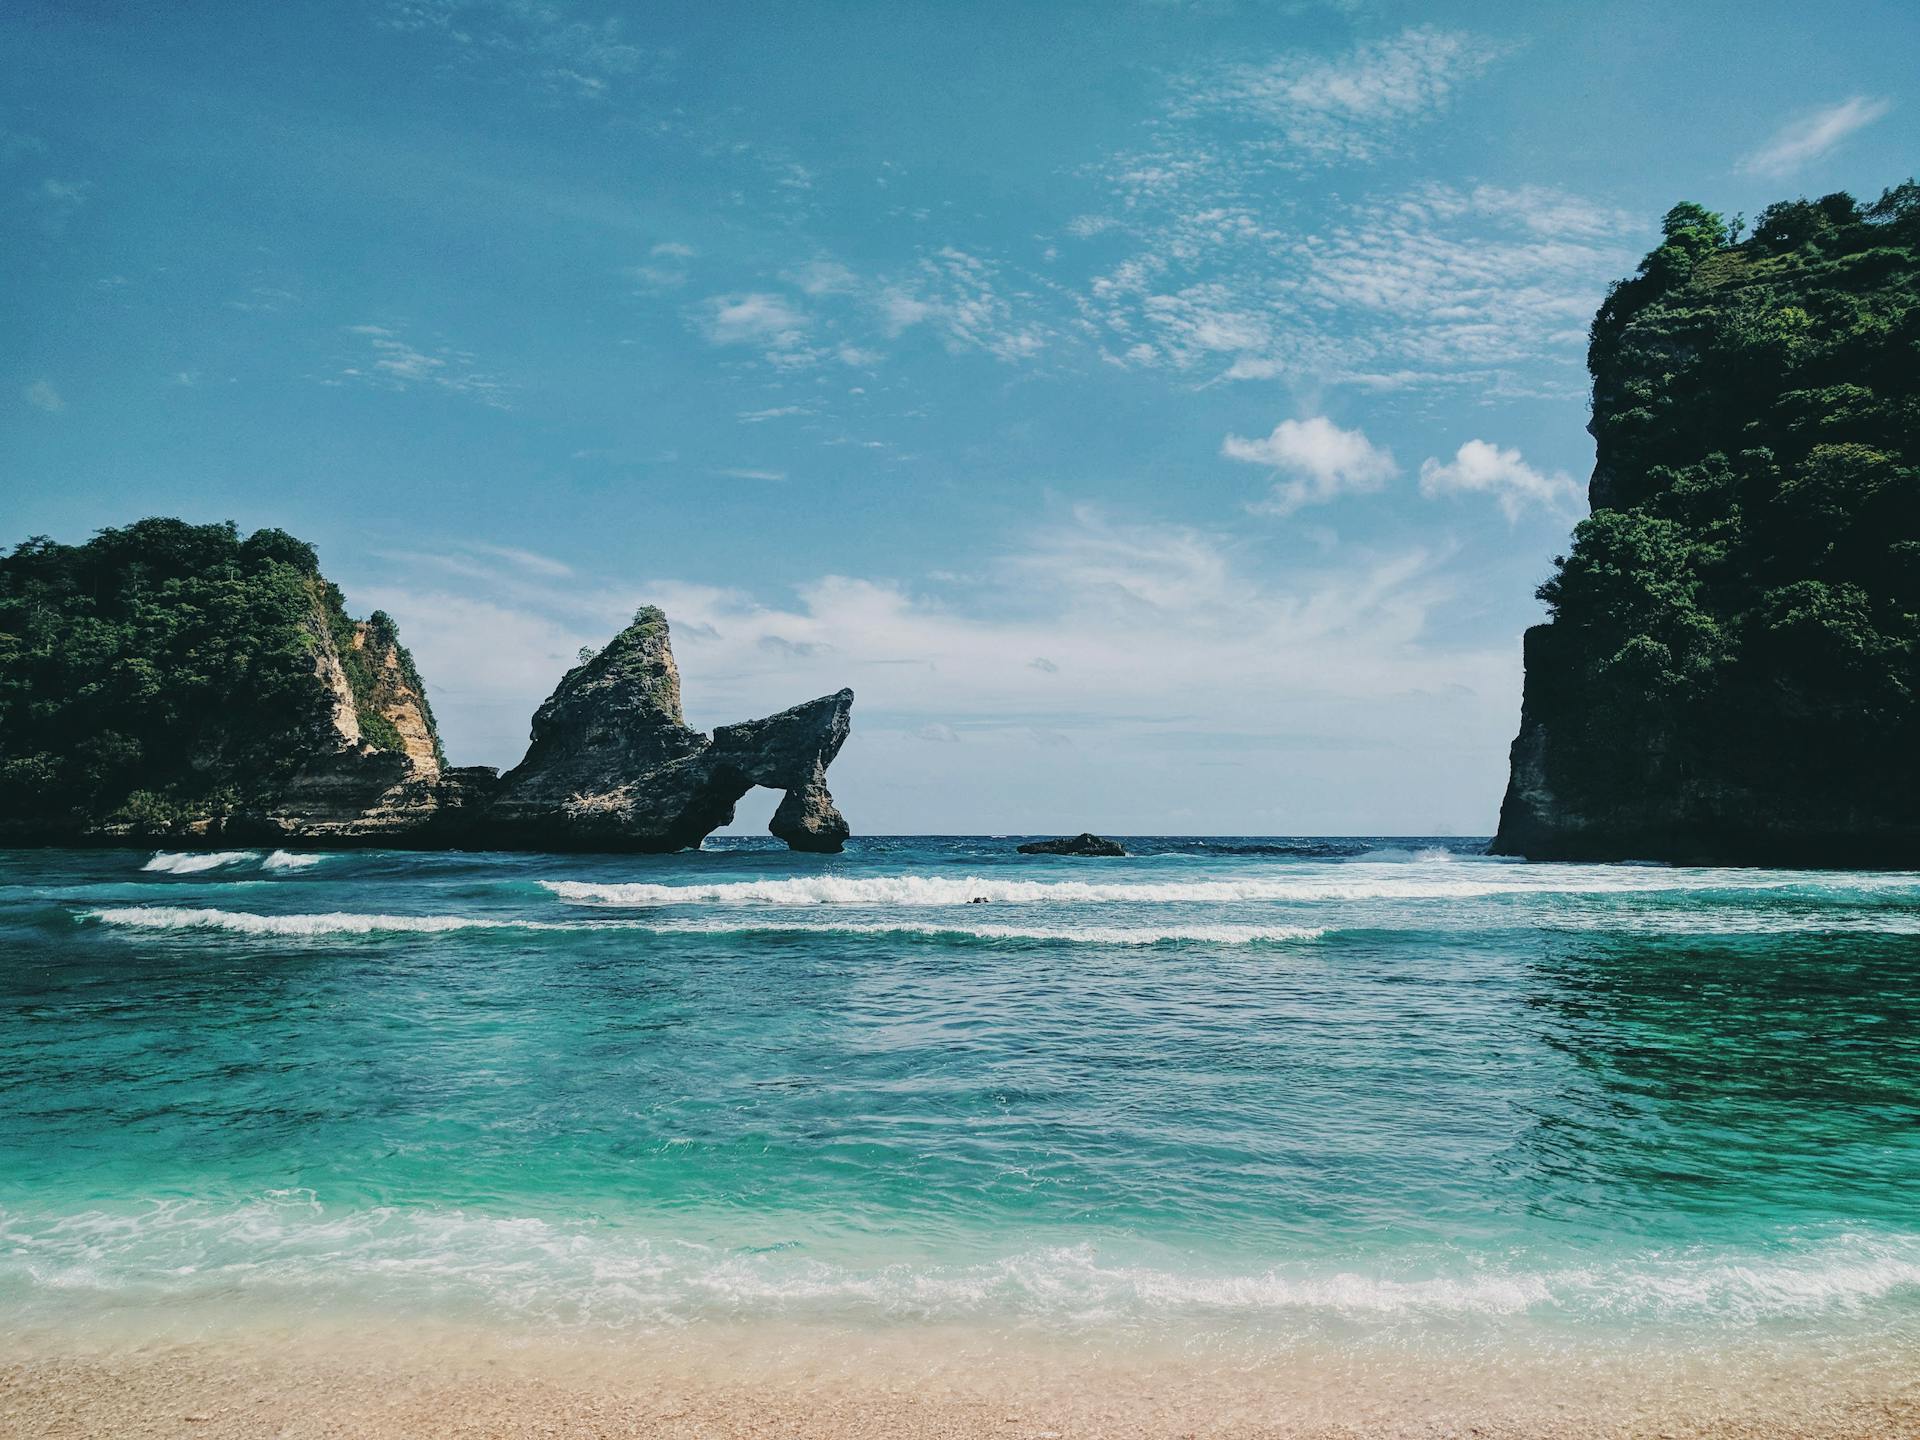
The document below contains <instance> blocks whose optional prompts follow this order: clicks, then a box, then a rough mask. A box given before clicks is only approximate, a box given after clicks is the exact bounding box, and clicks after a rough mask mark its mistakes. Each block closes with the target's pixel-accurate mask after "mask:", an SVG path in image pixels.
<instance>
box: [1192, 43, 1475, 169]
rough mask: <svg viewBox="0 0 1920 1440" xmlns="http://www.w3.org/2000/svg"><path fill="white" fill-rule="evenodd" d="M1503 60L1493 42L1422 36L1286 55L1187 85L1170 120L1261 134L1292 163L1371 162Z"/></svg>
mask: <svg viewBox="0 0 1920 1440" xmlns="http://www.w3.org/2000/svg"><path fill="white" fill-rule="evenodd" d="M1500 53H1501V47H1499V46H1497V45H1495V44H1494V43H1493V42H1491V41H1487V40H1482V39H1478V38H1476V37H1474V36H1471V35H1465V34H1459V33H1456V32H1452V31H1445V30H1437V29H1434V28H1432V27H1428V26H1421V27H1417V28H1414V29H1409V30H1403V31H1401V32H1400V34H1398V35H1395V36H1393V37H1391V38H1390V39H1386V40H1375V41H1368V42H1366V43H1363V44H1360V45H1357V46H1355V47H1354V48H1353V49H1352V50H1350V51H1348V52H1347V53H1345V54H1343V55H1338V56H1334V57H1331V58H1328V57H1324V56H1319V55H1305V54H1290V55H1282V56H1279V57H1277V58H1275V59H1272V60H1268V61H1265V62H1262V63H1258V64H1245V63H1242V64H1232V65H1226V66H1222V67H1219V68H1218V69H1215V70H1212V71H1208V72H1205V73H1202V74H1199V75H1194V76H1190V77H1187V78H1186V79H1185V80H1183V81H1182V82H1180V84H1179V85H1178V87H1177V90H1176V97H1177V98H1176V101H1175V105H1174V109H1173V113H1174V114H1175V115H1176V116H1179V117H1186V116H1195V115H1223V116H1225V117H1227V118H1229V119H1234V120H1239V121H1242V122H1247V123H1249V124H1252V125H1256V126H1258V127H1260V129H1261V130H1263V131H1265V132H1268V133H1270V134H1271V136H1272V137H1273V142H1272V143H1274V144H1276V145H1277V146H1279V147H1283V150H1284V154H1285V156H1286V157H1287V158H1289V159H1305V160H1311V161H1317V162H1327V161H1335V160H1352V161H1363V160H1370V159H1372V158H1374V157H1375V156H1376V155H1377V154H1379V153H1380V152H1381V150H1382V149H1383V148H1385V147H1386V146H1387V145H1388V144H1389V143H1390V142H1391V140H1392V138H1393V137H1394V136H1395V135H1396V134H1397V133H1398V132H1399V131H1401V130H1403V129H1404V128H1406V127H1407V126H1409V125H1414V124H1419V123H1423V122H1425V121H1427V120H1430V119H1432V118H1433V117H1434V116H1436V115H1438V114H1439V113H1440V112H1441V111H1443V110H1444V109H1445V108H1446V107H1447V104H1448V103H1449V101H1450V100H1451V99H1452V97H1453V94H1454V92H1455V90H1456V89H1458V88H1459V86H1460V85H1461V83H1462V82H1464V81H1466V80H1469V79H1471V78H1472V77H1473V76H1475V75H1478V74H1479V73H1480V72H1481V71H1483V70H1485V69H1486V68H1487V67H1488V66H1489V65H1491V64H1492V63H1493V62H1494V61H1495V60H1496V59H1497V58H1499V55H1500Z"/></svg>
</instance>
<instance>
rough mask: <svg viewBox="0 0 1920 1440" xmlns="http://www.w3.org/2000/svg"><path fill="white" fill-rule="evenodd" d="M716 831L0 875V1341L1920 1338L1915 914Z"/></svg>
mask: <svg viewBox="0 0 1920 1440" xmlns="http://www.w3.org/2000/svg"><path fill="white" fill-rule="evenodd" d="M715 844H716V846H717V848H716V849H714V850H711V851H708V852H704V853H700V854H693V855H683V856H673V857H632V858H617V857H566V858H560V857H542V856H467V855H407V854H387V853H367V854H342V855H324V856H321V855H305V854H290V853H286V852H267V851H230V852H219V853H211V854H207V853H201V854H178V855H174V854H160V855H149V854H147V853H145V852H142V853H138V854H136V853H131V852H64V853H63V852H25V851H19V852H10V853H5V854H0V947H3V948H0V1309H3V1310H4V1312H5V1313H7V1314H10V1315H12V1316H15V1317H18V1323H27V1324H61V1323H68V1322H75V1321H79V1322H88V1321H90V1320H91V1319H97V1318H99V1317H101V1316H105V1315H116V1316H120V1317H123V1318H124V1317H126V1316H128V1315H133V1316H141V1315H146V1316H150V1317H175V1318H177V1317H179V1316H181V1315H190V1314H192V1313H193V1311H194V1308H195V1306H196V1305H201V1306H216V1307H224V1308H225V1309H227V1310H232V1309H234V1308H235V1307H240V1308H244V1307H246V1306H248V1305H258V1306H261V1307H263V1308H266V1309H272V1310H284V1309H287V1308H291V1309H293V1310H295V1311H299V1312H308V1311H317V1310H320V1309H345V1310H348V1311H351V1310H353V1309H355V1308H356V1307H358V1308H363V1309H364V1308H366V1307H371V1308H372V1309H374V1310H377V1311H379V1312H381V1313H398V1314H412V1313H421V1314H433V1315H448V1316H461V1317H470V1318H478V1319H499V1320H504V1321H510V1322H513V1323H517V1324H525V1323H534V1324H538V1325H541V1326H543V1327H544V1326H551V1325H560V1326H574V1325H579V1324H582V1323H585V1324H590V1325H593V1326H606V1327H634V1328H645V1327H658V1326H662V1325H666V1326H679V1325H684V1324H686V1323H689V1322H697V1321H702V1320H707V1319H712V1318H716V1317H723V1318H781V1319H794V1320H812V1319H816V1318H823V1319H833V1320H842V1321H854V1322H858V1323H887V1322H891V1321H898V1320H929V1319H931V1320H954V1321H962V1322H974V1321H981V1322H986V1323H990V1324H993V1325H996V1326H1011V1327H1014V1328H1016V1329H1018V1328H1021V1327H1039V1328H1040V1329H1043V1330H1045V1331H1047V1332H1050V1333H1061V1334H1080V1333H1088V1332H1095V1333H1127V1334H1142V1335H1173V1336H1181V1335H1186V1336H1232V1337H1235V1338H1239V1339H1247V1340H1250V1341H1253V1342H1256V1343H1259V1342H1263V1341H1276V1342H1284V1341H1287V1340H1291V1339H1295V1338H1300V1337H1308V1336H1316V1337H1329V1336H1333V1337H1337V1336H1341V1335H1352V1334H1359V1333H1366V1334H1381V1333H1393V1334H1396V1335H1405V1336H1410V1337H1413V1338H1415V1339H1422V1338H1428V1337H1443V1336H1452V1337H1458V1336H1460V1335H1467V1336H1469V1337H1471V1336H1475V1335H1478V1336H1496V1337H1497V1336H1502V1335H1508V1334H1517V1333H1522V1332H1525V1333H1529V1334H1543V1335H1555V1334H1559V1335H1566V1334H1597V1333H1616V1332H1619V1331H1621V1330H1627V1331H1632V1332H1635V1333H1649V1332H1662V1333H1664V1330H1670V1331H1671V1332H1672V1333H1673V1334H1674V1335H1675V1336H1676V1337H1681V1336H1706V1337H1724V1336H1726V1335H1728V1334H1730V1333H1733V1334H1739V1333H1753V1334H1765V1335H1769V1336H1795V1335H1800V1334H1806V1335H1809V1336H1818V1337H1823V1338H1824V1339H1828V1340H1830V1339H1832V1338H1833V1337H1836V1336H1838V1337H1842V1338H1847V1337H1851V1338H1854V1339H1858V1340H1864V1341H1867V1342H1871V1343H1879V1342H1882V1341H1887V1340H1894V1341H1898V1342H1901V1343H1909V1342H1911V1341H1912V1340H1913V1339H1914V1338H1915V1335H1916V1325H1917V1323H1920V876H1916V875H1911V874H1828V873H1802V872H1778V871H1752V870H1672V869H1661V868H1652V867H1628V866H1560V865H1555V866H1526V865H1514V864H1505V863H1501V862H1498V861H1493V860H1488V859H1485V858H1483V857H1481V856H1479V855H1477V854H1476V853H1474V852H1475V851H1476V850H1477V849H1478V845H1477V844H1474V843H1468V842H1454V841H1433V842H1406V841H1396V842H1386V841H1380V842H1366V841H1324V842H1309V841H1271V840H1235V839H1226V840H1211V841H1196V840H1185V839H1182V840H1166V841H1159V842H1151V843H1149V844H1146V845H1144V846H1143V847H1142V848H1144V849H1146V850H1148V851H1149V852H1150V853H1148V854H1145V855H1142V856H1139V857H1136V858H1133V859H1128V860H1116V861H1088V860H1072V859H1055V858H1027V857H1017V856H1015V855H1014V854H1013V853H1012V844H1013V842H1012V841H1010V840H981V839H970V840H969V839H963V840H919V839H916V840H869V841H864V842H856V844H855V845H854V847H853V848H852V849H851V850H850V851H849V853H848V854H846V855H844V856H840V857H833V858H820V857H803V856H794V855H789V854H787V853H785V852H784V851H780V850H775V849H771V848H768V846H767V844H766V843H765V842H759V841H722V842H715ZM976 899H983V900H985V901H987V902H988V903H986V904H973V903H971V902H973V901H974V900H976ZM0 1323H4V1322H0ZM1663 1327H1664V1329H1663Z"/></svg>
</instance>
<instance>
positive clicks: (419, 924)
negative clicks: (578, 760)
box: [82, 905, 1326, 945]
mask: <svg viewBox="0 0 1920 1440" xmlns="http://www.w3.org/2000/svg"><path fill="white" fill-rule="evenodd" d="M82 913H83V914H84V916H85V918H87V919H90V920H96V921H98V922H99V923H101V924H103V925H114V926H121V927H126V928H131V929H138V930H224V931H229V932H231V933H234V934H238V935H279V936H292V937H297V938H312V937H319V936H328V935H377V934H389V933H390V934H439V933H442V932H447V931H456V930H534V931H554V930H558V931H596V930H599V931H604V930H619V931H625V932H628V933H633V934H641V935H714V936H724V935H897V936H902V937H906V938H914V937H922V938H927V939H958V940H966V939H973V940H1039V941H1057V942H1061V943H1065V944H1080V945H1161V944H1169V943H1173V942H1177V941H1190V942H1195V943H1200V944H1212V945H1259V944H1278V943H1284V942H1287V941H1295V940H1316V939H1318V938H1319V937H1320V936H1321V935H1323V934H1324V933H1326V932H1325V931H1324V930H1323V929H1321V928H1318V927H1315V926H1307V925H1164V926H1154V927H1145V926H1140V927H1130V926H1117V925H996V924H981V925H921V924H913V923H910V922H903V923H897V924H890V923H886V922H882V921H875V922H871V923H852V924H825V925H816V924H807V923H804V922H794V923H788V922H779V923H768V922H760V923H756V922H752V921H748V922H745V923H733V922H729V921H724V920H713V921H678V922H672V921H669V922H661V923H648V922H645V921H585V922H582V921H573V922H565V921H541V920H512V919H502V918H497V917H490V916H478V915H356V914H349V913H342V912H334V913H331V914H325V915H256V914H252V913H249V912H246V911H240V910H213V909H198V908H188V907H184V906H172V905H127V906H117V907H111V908H105V909H98V910H88V911H84V912H82Z"/></svg>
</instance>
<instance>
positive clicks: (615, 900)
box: [539, 864, 1920, 907]
mask: <svg viewBox="0 0 1920 1440" xmlns="http://www.w3.org/2000/svg"><path fill="white" fill-rule="evenodd" d="M1411 869H1412V867H1410V866H1406V865H1381V866H1378V867H1375V868H1372V869H1370V870H1362V868H1361V867H1360V866H1359V865H1357V864H1355V865H1343V866H1341V867H1339V872H1338V873H1334V874H1321V875H1308V876H1262V877H1248V878H1245V879H1237V880H1174V881H1136V882H1133V883H1108V882H1104V881H1090V880H1008V879H998V878H989V877H987V876H981V875H968V876H963V877H957V878H956V877H948V876H931V875H879V876H871V877H854V876H842V875H806V876H797V877H792V878H788V879H780V880H733V881H718V882H713V883H707V884H701V883H697V882H695V883H688V884H679V885H661V884H651V883H645V882H632V883H610V884H596V883H592V882H588V881H581V880H542V881H540V882H539V883H540V884H541V886H543V887H544V888H545V889H547V890H548V891H550V892H552V893H553V894H554V895H557V896H558V897H559V898H560V899H562V900H566V901H570V902H572V903H575V904H581V905H606V906H626V907H645V906H661V905H855V906H869V907H871V906H942V905H966V904H970V903H972V902H973V901H975V900H989V901H994V902H996V903H1000V904H1010V905H1026V904H1064V905H1077V904H1148V905H1164V904H1199V905H1208V904H1212V905H1220V904H1235V903H1240V902H1246V901H1263V900H1265V901H1277V900H1300V901H1315V900H1318V901H1359V900H1461V899H1484V898H1489V897H1500V896H1516V897H1526V896H1534V895H1627V896H1632V895H1659V894H1664V893H1678V892H1686V893H1694V894H1697V893H1705V892H1715V891H1725V892H1729V893H1746V894H1761V893H1790V892H1795V891H1803V890H1804V891H1808V892H1810V893H1817V894H1822V895H1827V894H1840V895H1853V894H1874V893H1896V894H1897V893H1905V894H1908V895H1911V896H1913V897H1914V898H1916V899H1920V875H1916V876H1902V875H1886V874H1881V875H1848V876H1835V875H1822V876H1820V877H1819V878H1818V879H1809V878H1806V877H1802V876H1798V875H1791V874H1784V873H1781V872H1760V873H1743V872H1740V871H1731V870H1717V871H1716V870H1705V871H1698V870H1696V871H1677V870H1661V869H1638V868H1625V867H1603V866H1586V867H1573V866H1566V867H1555V868H1554V869H1547V868H1545V867H1530V866H1529V867H1521V866H1511V865H1502V864H1488V865H1475V866H1453V865H1450V866H1448V867H1447V870H1448V872H1449V873H1448V874H1446V875H1444V876H1432V875H1423V874H1420V873H1418V872H1414V873H1409V871H1410V870H1411ZM1455 871H1463V872H1466V873H1453V872H1455Z"/></svg>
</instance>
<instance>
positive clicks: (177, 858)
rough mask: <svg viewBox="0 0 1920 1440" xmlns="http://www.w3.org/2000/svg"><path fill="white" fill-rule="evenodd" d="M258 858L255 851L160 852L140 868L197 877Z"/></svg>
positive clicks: (258, 855) (257, 852) (166, 873)
mask: <svg viewBox="0 0 1920 1440" xmlns="http://www.w3.org/2000/svg"><path fill="white" fill-rule="evenodd" d="M259 858H260V852H259V851H257V850H162V851H160V852H159V853H158V854H157V855H155V856H154V857H153V858H152V859H151V860H149V861H147V863H146V864H144V865H142V866H141V867H140V868H141V869H142V870H157V871H159V872H160V873H162V874H165V875H197V874H198V873H199V872H200V871H202V870H218V869H221V868H222V867H223V866H227V865H238V864H240V863H241V862H242V861H246V860H258V859H259Z"/></svg>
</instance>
